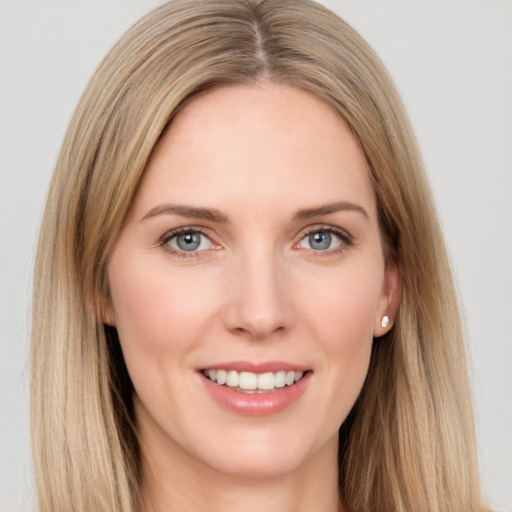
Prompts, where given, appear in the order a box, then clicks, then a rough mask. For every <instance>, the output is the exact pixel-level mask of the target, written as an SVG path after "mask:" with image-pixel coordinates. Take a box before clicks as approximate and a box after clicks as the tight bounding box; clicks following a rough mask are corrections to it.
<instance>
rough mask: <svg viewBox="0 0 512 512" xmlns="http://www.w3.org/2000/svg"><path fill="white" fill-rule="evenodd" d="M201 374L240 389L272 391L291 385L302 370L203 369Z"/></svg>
mask: <svg viewBox="0 0 512 512" xmlns="http://www.w3.org/2000/svg"><path fill="white" fill-rule="evenodd" d="M203 374H204V375H205V376H206V377H208V378H209V379H210V380H211V381H213V382H216V383H217V384H219V385H223V384H225V385H227V386H229V387H231V388H239V389H242V390H248V391H250V390H263V391H272V390H273V389H275V388H283V387H284V386H291V385H292V384H294V383H296V382H298V381H299V380H300V379H302V377H303V376H304V372H294V371H284V370H280V371H278V372H266V373H253V372H240V373H239V372H237V371H235V370H229V371H228V370H205V371H204V372H203Z"/></svg>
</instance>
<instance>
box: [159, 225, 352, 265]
mask: <svg viewBox="0 0 512 512" xmlns="http://www.w3.org/2000/svg"><path fill="white" fill-rule="evenodd" d="M314 233H329V234H332V235H335V236H336V237H338V238H339V239H340V245H339V246H338V247H335V248H334V249H326V250H323V251H321V250H318V251H315V250H314V249H309V251H311V252H312V253H313V254H314V255H315V257H325V256H332V255H337V254H341V253H342V252H344V251H345V250H346V249H348V248H349V247H351V246H352V245H353V244H354V239H353V237H352V235H350V234H349V233H348V232H347V231H345V230H343V229H340V228H336V227H335V226H331V225H316V226H311V227H310V228H308V229H306V230H304V231H303V232H302V233H301V236H300V239H299V241H298V242H297V243H295V244H294V245H293V247H294V248H298V246H299V244H300V243H301V242H302V240H304V239H305V238H306V237H308V236H309V235H312V234H314ZM187 234H199V235H202V236H204V237H205V238H207V239H208V240H209V241H210V242H211V243H212V244H214V242H213V241H212V240H211V238H210V236H209V235H208V233H207V232H206V231H205V230H203V229H202V228H200V227H192V226H187V227H184V228H177V229H173V230H171V231H168V232H167V233H165V235H163V236H162V238H161V239H160V240H159V245H160V246H161V247H162V248H163V249H164V250H165V251H167V252H168V253H170V254H172V255H173V256H175V257H178V258H182V259H185V258H197V257H199V253H201V252H204V251H190V252H187V251H181V250H176V249H174V248H173V247H171V246H170V245H169V241H170V240H172V239H173V238H175V237H177V236H180V235H187ZM214 245H215V244H214Z"/></svg>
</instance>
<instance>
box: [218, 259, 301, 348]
mask: <svg viewBox="0 0 512 512" xmlns="http://www.w3.org/2000/svg"><path fill="white" fill-rule="evenodd" d="M262 252H263V251H260V252H259V254H255V253H254V252H253V253H252V254H251V255H248V256H247V257H243V258H240V260H239V261H238V262H237V264H236V269H235V270H234V271H232V272H231V273H230V278H229V280H228V281H229V293H228V297H229V299H228V301H227V303H226V304H225V308H224V323H225V326H226V328H227V329H228V330H229V331H231V332H235V333H237V334H244V333H245V334H246V335H248V336H250V337H251V338H252V339H259V340H262V339H265V338H268V337H270V336H272V335H273V334H275V333H278V332H284V331H285V330H287V329H289V328H290V326H291V325H292V321H293V308H292V302H291V296H290V295H291V293H290V292H291V290H290V287H289V285H288V284H287V276H286V274H287V272H286V268H285V267H284V265H283V264H282V263H280V262H279V258H278V256H277V255H272V254H268V253H271V251H267V254H262ZM232 270H233V269H232Z"/></svg>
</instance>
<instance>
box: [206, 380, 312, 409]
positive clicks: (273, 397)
mask: <svg viewBox="0 0 512 512" xmlns="http://www.w3.org/2000/svg"><path fill="white" fill-rule="evenodd" d="M199 375H200V376H201V379H202V381H203V382H204V385H205V387H206V389H207V390H208V392H209V393H210V395H211V396H212V398H213V399H214V400H215V401H216V402H217V403H218V404H219V405H220V406H221V407H223V408H225V409H228V410H229V411H232V412H235V413H237V414H240V415H243V416H268V415H270V414H275V413H277V412H279V411H282V410H283V409H286V408H287V407H288V406H290V405H291V404H292V403H293V402H295V401H296V400H298V399H299V398H300V397H301V396H302V394H303V393H304V391H306V388H307V386H308V383H309V381H310V379H311V372H307V373H306V374H305V375H304V377H302V379H301V380H299V382H296V383H295V384H292V385H291V386H285V387H283V388H276V389H274V390H273V391H269V392H268V393H244V392H242V391H236V390H235V389H233V388H230V387H228V386H220V385H219V384H215V382H212V381H211V380H210V379H208V378H206V377H205V376H204V375H202V374H199Z"/></svg>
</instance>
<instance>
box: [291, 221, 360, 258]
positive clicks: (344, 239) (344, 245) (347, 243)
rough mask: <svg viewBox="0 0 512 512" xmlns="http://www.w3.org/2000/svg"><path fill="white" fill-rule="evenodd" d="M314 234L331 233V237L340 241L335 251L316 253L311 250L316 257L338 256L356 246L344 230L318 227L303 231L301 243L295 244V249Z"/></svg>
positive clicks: (327, 226) (333, 227) (327, 250)
mask: <svg viewBox="0 0 512 512" xmlns="http://www.w3.org/2000/svg"><path fill="white" fill-rule="evenodd" d="M314 233H329V234H331V235H335V236H337V237H338V238H339V239H340V245H339V246H338V247H335V248H334V249H326V250H324V251H315V250H314V249H309V250H310V251H312V253H313V254H314V256H315V257H326V256H333V255H338V254H341V253H342V252H344V251H346V250H347V249H348V248H349V247H351V246H352V245H354V238H353V237H352V235H350V234H349V233H348V232H347V231H345V230H344V229H340V228H337V227H335V226H331V225H316V226H311V227H310V228H308V229H306V230H305V231H303V232H302V235H301V238H300V240H299V242H298V243H297V244H295V245H294V247H297V246H298V244H299V243H300V242H302V240H304V238H306V237H308V236H309V235H312V234H314Z"/></svg>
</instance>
